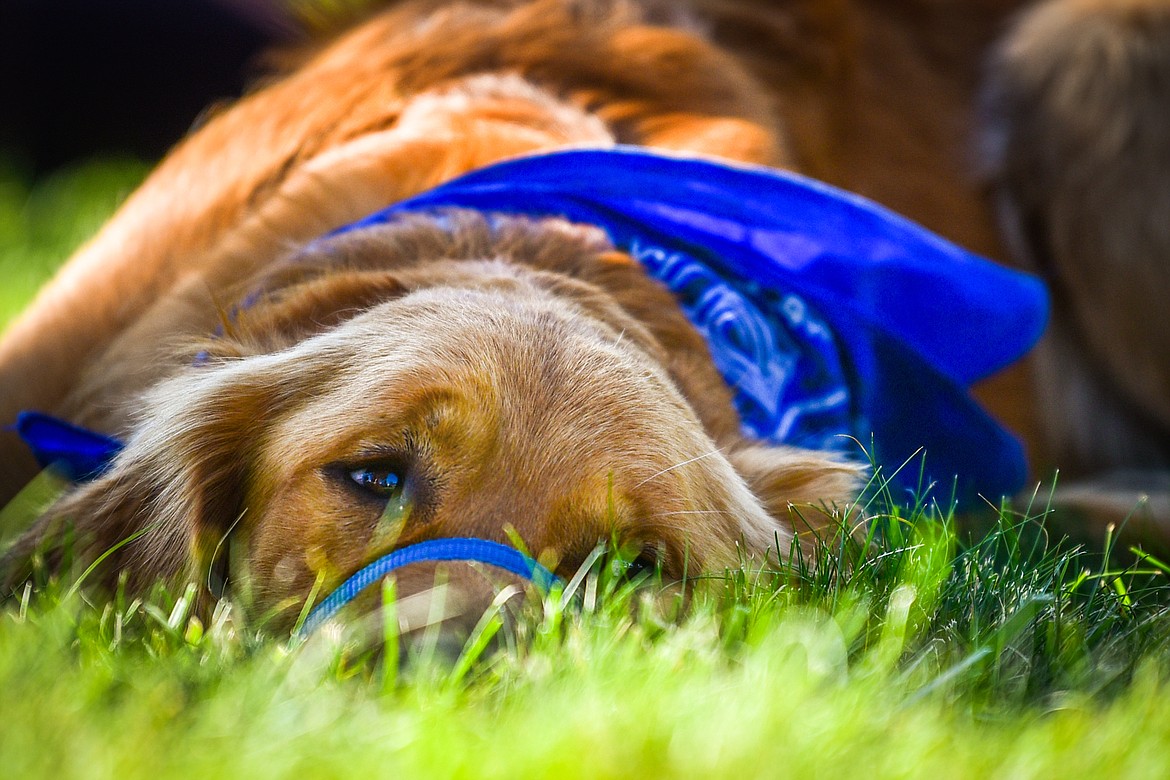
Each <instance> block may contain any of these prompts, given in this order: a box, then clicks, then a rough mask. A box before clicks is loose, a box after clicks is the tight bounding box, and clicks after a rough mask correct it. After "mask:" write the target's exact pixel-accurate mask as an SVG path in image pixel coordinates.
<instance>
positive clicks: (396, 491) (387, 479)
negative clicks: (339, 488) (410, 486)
mask: <svg viewBox="0 0 1170 780" xmlns="http://www.w3.org/2000/svg"><path fill="white" fill-rule="evenodd" d="M349 478H350V479H352V480H353V482H354V484H355V485H357V486H358V487H360V488H362V489H363V490H366V491H368V492H370V493H373V494H374V495H376V496H379V497H381V498H387V499H389V498H394V497H395V496H399V495H401V494H402V491H403V489H404V488H405V486H406V474H405V473H404V472H403V470H402V469H395V468H388V467H386V466H362V467H361V468H356V469H353V470H352V471H350V472H349Z"/></svg>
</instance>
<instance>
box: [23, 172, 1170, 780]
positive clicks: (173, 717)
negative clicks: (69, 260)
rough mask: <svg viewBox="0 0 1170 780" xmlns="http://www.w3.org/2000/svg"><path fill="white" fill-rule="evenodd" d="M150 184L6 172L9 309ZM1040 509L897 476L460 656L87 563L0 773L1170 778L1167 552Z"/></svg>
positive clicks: (579, 591)
mask: <svg viewBox="0 0 1170 780" xmlns="http://www.w3.org/2000/svg"><path fill="white" fill-rule="evenodd" d="M143 174H144V168H143V166H142V165H139V164H137V163H133V162H109V161H104V162H102V161H99V162H94V163H91V164H87V165H85V166H82V167H79V168H75V169H72V170H71V171H68V172H66V173H62V174H57V175H54V176H53V177H52V178H50V179H48V180H45V181H42V182H39V183H37V184H36V185H35V186H32V185H30V184H29V182H28V181H27V179H24V178H22V177H21V175H20V173H19V171H18V170H17V168H16V167H15V166H11V165H10V166H8V167H4V166H3V165H0V278H2V279H3V284H2V285H0V290H2V292H0V317H2V318H3V321H5V322H7V321H9V320H10V318H11V317H12V316H13V315H14V314H15V313H16V312H17V311H18V310H19V308H20V307H21V306H22V305H23V304H24V303H25V302H26V301H27V300H28V299H29V298H30V297H31V296H32V294H33V292H34V290H35V288H36V287H37V286H38V285H39V284H40V283H41V282H42V281H43V280H44V279H45V278H47V276H48V275H49V274H50V273H51V272H52V270H53V268H54V267H56V265H57V264H58V263H59V262H60V260H61V259H62V258H64V257H65V256H67V255H68V254H69V252H70V251H71V250H72V249H73V248H74V247H75V246H76V245H77V244H78V243H80V242H81V241H82V240H84V239H85V238H86V237H87V236H88V235H89V234H91V233H92V232H93V231H94V230H95V229H96V228H97V227H98V226H99V225H100V223H101V222H102V220H103V219H104V218H105V217H106V216H107V215H108V214H109V213H110V212H111V211H112V209H113V208H114V206H115V204H116V203H117V202H118V201H119V199H120V198H122V197H123V196H124V195H125V194H126V193H127V192H128V191H129V189H130V188H131V187H132V186H133V184H134V183H135V182H136V181H138V180H139V179H140V178H141V177H142V175H143ZM1043 504H1044V501H1043V499H1042V498H1040V500H1038V501H1037V506H1036V507H1032V508H1028V509H1025V510H1020V509H1017V510H1009V509H1006V508H1005V509H1004V510H1003V511H1001V512H1000V513H999V516H998V518H996V519H994V520H993V521H992V523H991V525H992V528H991V530H990V532H988V533H986V535H979V536H977V537H975V538H966V539H964V538H963V537H962V535H961V534H959V533H958V532H957V531H956V529H955V528H954V525H953V523H952V522H951V519H950V518H949V517H948V516H947V515H946V513H945V512H939V511H938V510H937V509H935V508H933V507H932V506H930V505H924V506H919V507H917V508H914V509H911V510H906V509H900V508H897V507H894V506H892V505H891V504H889V502H888V501H883V500H882V496H881V495H880V491H878V496H877V498H876V499H875V503H874V504H873V505H871V507H870V510H871V511H872V513H873V514H874V515H875V521H874V523H873V529H872V533H871V535H870V537H869V538H868V539H867V540H866V541H865V542H864V543H861V544H859V545H858V546H857V547H856V548H855V547H853V546H850V547H848V549H845V548H842V549H841V550H836V551H834V555H833V556H830V557H829V559H828V560H829V563H827V564H826V565H824V566H821V567H818V568H816V569H815V570H814V569H810V568H808V567H806V566H804V565H802V564H801V563H796V564H793V565H791V566H790V567H788V568H784V569H781V570H780V571H778V572H775V573H771V574H768V575H766V576H759V575H757V574H752V573H748V572H740V571H731V572H728V573H727V574H726V576H725V577H723V578H715V579H714V580H712V581H711V582H710V583H708V585H709V586H710V587H708V588H707V589H706V590H705V593H704V595H703V596H702V598H698V599H696V602H695V603H694V604H693V605H692V608H691V609H689V610H687V611H682V610H680V609H678V604H677V602H673V601H671V600H670V599H664V598H661V597H657V598H656V597H655V591H656V584H655V583H654V581H653V579H652V578H651V580H650V581H647V582H638V581H634V582H630V581H628V580H625V579H623V578H622V577H621V576H620V567H619V568H615V567H610V566H607V565H606V559H605V558H604V557H602V558H599V559H598V561H597V562H596V563H595V564H594V565H593V568H591V569H590V570H588V571H586V572H583V573H582V577H581V578H580V579H578V580H576V581H575V584H573V583H571V584H570V586H569V587H568V588H567V589H566V591H565V592H563V593H557V592H554V593H553V594H551V595H550V596H549V597H547V598H545V599H544V600H543V602H538V603H537V604H535V606H534V610H533V614H532V615H531V619H530V621H529V622H527V623H525V624H519V625H515V626H509V627H501V623H500V621H498V620H494V619H492V620H486V621H483V622H482V623H481V629H482V630H481V632H480V633H479V634H478V635H477V636H473V637H472V640H471V641H469V642H468V644H467V646H466V647H465V648H464V651H463V653H462V655H461V656H460V658H459V659H458V660H457V661H455V662H454V663H451V662H450V661H440V660H438V659H437V656H435V655H434V654H428V653H427V652H426V647H427V643H426V642H425V641H423V642H422V643H421V644H420V645H419V646H420V647H421V648H422V650H420V651H419V652H417V653H414V654H413V655H411V654H408V656H407V657H406V658H405V663H404V664H403V665H401V666H400V665H399V664H398V663H395V662H393V661H390V662H389V663H388V662H387V661H386V658H392V657H393V654H390V653H387V654H385V656H383V655H380V654H378V653H371V652H368V651H367V650H366V649H363V647H362V646H361V645H354V644H352V643H350V642H349V640H347V639H346V638H345V636H344V635H343V634H339V633H338V632H335V631H330V630H325V631H321V632H319V633H318V635H316V636H314V637H312V638H311V639H310V640H309V641H307V642H301V641H299V640H297V639H295V638H293V637H290V636H288V635H284V636H272V635H269V634H266V633H265V631H264V627H263V625H258V624H256V623H255V622H253V621H251V620H250V619H249V617H248V614H247V610H246V609H242V608H241V605H240V604H238V603H235V602H233V601H231V600H225V601H222V602H220V603H219V604H218V605H216V606H215V608H214V611H213V613H212V615H211V617H210V619H209V620H208V621H207V622H206V624H205V622H204V620H200V618H198V617H197V616H195V615H194V614H193V613H192V611H191V595H192V593H193V592H194V591H193V589H191V588H189V589H188V590H187V591H186V592H184V593H179V594H174V593H168V592H166V591H165V590H162V589H156V590H155V591H154V592H153V593H151V594H149V595H148V596H147V597H144V598H132V597H131V596H128V595H126V594H123V593H116V594H114V595H113V596H112V597H109V598H98V597H97V596H95V595H93V594H88V595H87V594H86V592H85V590H84V589H82V588H79V587H77V581H76V580H77V577H78V576H79V575H78V573H77V572H73V573H67V574H66V575H63V576H62V577H61V579H59V580H54V581H48V582H41V583H40V584H38V585H37V586H36V587H32V586H30V587H26V588H24V589H22V590H21V591H20V592H18V593H16V594H11V595H10V594H0V599H4V600H3V601H0V776H3V777H11V778H29V777H45V778H50V777H51V778H54V779H55V780H56V779H58V778H71V777H84V778H96V777H110V778H133V777H149V778H158V777H210V776H228V777H248V778H264V777H297V778H317V777H363V778H364V777H467V778H481V777H483V778H494V777H499V778H516V777H566V778H577V777H579V778H597V777H640V778H658V777H728V778H750V777H824V778H836V777H853V776H857V777H865V778H919V777H921V778H952V777H953V778H966V777H995V778H999V777H1005V778H1053V777H1059V778H1080V777H1085V778H1123V777H1133V778H1163V777H1170V610H1168V606H1170V586H1168V585H1167V573H1168V572H1170V567H1168V566H1167V565H1166V564H1165V563H1163V562H1162V561H1160V560H1158V559H1156V558H1153V557H1151V556H1148V555H1145V554H1143V553H1141V552H1140V551H1133V550H1130V551H1121V552H1122V553H1123V554H1124V555H1125V556H1126V558H1125V561H1128V562H1118V558H1117V556H1115V555H1114V552H1115V551H1113V550H1112V549H1111V545H1110V543H1109V540H1108V539H1106V540H1102V542H1103V545H1104V552H1101V551H1086V550H1083V549H1080V548H1078V547H1075V546H1072V545H1070V544H1068V543H1066V542H1061V541H1058V540H1054V539H1050V538H1049V537H1048V535H1047V533H1046V532H1045V527H1044V526H1045V520H1046V514H1047V513H1046V510H1045V509H1044V508H1043ZM837 553H844V554H845V557H847V558H849V559H851V561H852V565H837V564H836V563H835V561H837V560H838V557H839V556H838V555H837ZM486 632H494V633H486ZM493 638H494V640H495V641H494V644H493V645H492V647H493V648H494V649H491V650H488V649H485V648H487V647H488V642H487V641H486V640H487V639H493Z"/></svg>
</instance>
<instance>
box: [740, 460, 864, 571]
mask: <svg viewBox="0 0 1170 780" xmlns="http://www.w3.org/2000/svg"><path fill="white" fill-rule="evenodd" d="M728 460H730V461H731V465H732V466H733V467H734V468H735V470H736V471H737V472H738V473H739V475H740V476H741V477H743V479H744V481H745V482H747V485H748V487H749V488H750V489H751V491H752V493H754V494H755V496H756V498H757V499H759V501H760V502H761V503H762V504H763V505H764V508H765V509H766V510H767V511H768V514H769V515H770V516H771V517H772V519H773V520H774V521H775V522H776V523H777V524H778V525H779V526H780V528H782V529H791V530H792V531H795V532H796V538H797V539H798V540H800V541H801V543H802V545H803V546H804V547H805V548H806V549H809V550H811V549H812V548H813V547H815V544H816V540H817V539H821V540H826V541H827V540H829V539H832V538H833V537H835V536H837V535H838V534H839V533H840V531H841V530H842V529H843V528H846V526H845V525H844V524H846V523H849V522H850V518H849V512H850V510H851V508H852V504H853V502H854V501H855V500H856V498H857V495H858V492H859V490H860V488H861V485H862V484H863V482H864V479H865V471H866V470H865V467H864V466H861V465H858V464H856V463H850V462H848V461H845V460H841V459H838V458H835V457H834V456H832V455H830V454H827V453H824V452H816V451H813V450H803V449H798V448H796V447H769V446H764V445H759V444H748V445H743V446H740V447H738V448H736V449H733V450H732V451H731V452H730V453H728ZM743 532H744V537H745V539H746V540H747V541H748V542H749V543H751V542H752V540H753V538H755V537H757V536H759V529H757V528H744V529H743ZM771 536H772V537H775V534H772V535H771ZM786 536H787V534H786V533H785V534H782V535H781V536H780V538H785V537H786ZM771 546H772V548H773V549H772V551H773V552H778V553H779V554H780V555H782V556H787V555H788V552H789V551H788V550H786V549H785V550H775V549H774V548H775V542H774V541H773V542H772V543H771Z"/></svg>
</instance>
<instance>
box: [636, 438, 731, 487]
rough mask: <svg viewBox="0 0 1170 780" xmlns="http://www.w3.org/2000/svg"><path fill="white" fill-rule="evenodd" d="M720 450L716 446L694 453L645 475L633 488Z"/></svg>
mask: <svg viewBox="0 0 1170 780" xmlns="http://www.w3.org/2000/svg"><path fill="white" fill-rule="evenodd" d="M722 451H723V448H722V447H716V448H715V449H713V450H711V451H709V452H704V453H703V454H702V455H696V456H695V457H693V458H689V459H687V460H684V461H682V462H681V463H676V464H674V465H673V466H667V467H666V468H664V469H662V470H661V471H657V472H655V473H653V474H651V475H650V476H648V477H646V479H644V480H642V481H641V482H639V483H638V484H636V485H634V487H633V489H634V490H637V489H638V488H640V487H642V486H643V485H645V484H646V483H647V482H649V481H651V480H654V479H658V478H659V477H661V476H662V475H663V474H667V473H669V472H671V471H674V470H675V469H681V468H682V467H683V466H686V465H689V464H691V463H694V462H695V461H697V460H702V459H703V458H709V457H711V456H712V455H718V454H719V453H720V452H722Z"/></svg>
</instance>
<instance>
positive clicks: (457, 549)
mask: <svg viewBox="0 0 1170 780" xmlns="http://www.w3.org/2000/svg"><path fill="white" fill-rule="evenodd" d="M430 561H468V562H474V563H484V564H487V565H489V566H494V567H496V568H497V569H503V570H504V571H507V572H511V573H512V574H515V575H516V576H518V577H523V578H524V579H526V580H531V581H532V582H533V583H534V584H535V585H536V586H537V587H538V588H540V589H541V590H542V591H547V590H548V589H549V588H550V587H552V585H553V583H554V582H556V581H557V576H556V575H555V574H553V573H552V572H551V571H549V570H548V569H546V568H545V567H544V566H541V565H540V564H539V563H537V562H536V561H535V560H533V559H532V558H531V557H529V556H527V555H525V554H524V553H522V552H520V551H519V550H515V549H513V548H511V547H508V546H506V545H503V544H500V543H499V542H491V541H488V540H487V539H474V538H469V537H452V538H449V539H431V540H428V541H425V542H419V543H418V544H412V545H410V546H409V547H402V548H400V549H397V550H395V551H394V552H392V553H389V554H388V555H384V556H382V557H381V558H379V559H378V560H376V561H374V562H373V563H371V564H369V565H367V566H365V567H364V568H362V569H360V570H359V571H358V572H357V573H356V574H354V575H353V576H352V577H350V578H349V579H347V580H346V581H345V582H343V583H341V585H339V586H338V588H337V589H336V590H335V591H333V592H332V593H330V594H329V596H328V597H326V598H325V600H324V601H322V602H321V603H320V604H318V605H317V606H315V607H313V610H312V611H311V612H309V616H308V617H307V618H305V622H304V624H302V625H301V628H300V632H299V633H300V635H301V636H308V635H309V634H311V633H313V632H314V631H315V630H317V628H318V627H319V626H320V625H321V624H322V623H324V622H325V621H327V620H329V619H330V618H332V617H333V616H334V615H336V614H337V613H338V612H339V611H340V610H341V608H342V607H344V606H345V605H346V604H348V603H349V602H351V601H353V600H354V599H355V598H357V596H358V594H359V593H361V592H362V591H364V590H365V589H366V588H368V587H370V586H371V585H373V584H375V583H377V582H379V581H381V580H382V578H383V577H385V576H386V575H387V574H389V573H390V572H392V571H394V570H395V569H399V568H401V567H403V566H407V565H409V564H412V563H423V562H430Z"/></svg>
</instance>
